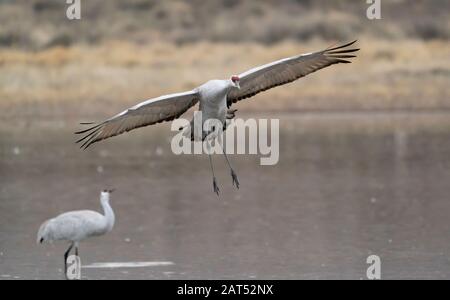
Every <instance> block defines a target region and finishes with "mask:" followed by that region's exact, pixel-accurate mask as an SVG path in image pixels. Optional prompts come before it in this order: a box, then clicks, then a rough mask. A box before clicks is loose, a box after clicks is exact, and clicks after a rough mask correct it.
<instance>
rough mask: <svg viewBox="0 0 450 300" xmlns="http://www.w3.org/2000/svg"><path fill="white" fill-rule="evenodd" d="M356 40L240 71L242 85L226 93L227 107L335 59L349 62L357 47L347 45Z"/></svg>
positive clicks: (323, 66)
mask: <svg viewBox="0 0 450 300" xmlns="http://www.w3.org/2000/svg"><path fill="white" fill-rule="evenodd" d="M355 43H356V41H353V42H350V43H347V44H344V45H341V46H337V47H332V48H328V49H325V50H322V51H318V52H314V53H306V54H302V55H298V56H294V57H289V58H285V59H281V60H278V61H275V62H272V63H269V64H266V65H263V66H260V67H256V68H253V69H251V70H248V71H246V72H244V73H242V74H240V75H239V77H240V85H241V89H240V90H233V91H231V92H230V93H229V94H228V99H227V104H228V107H230V106H231V105H232V104H233V103H236V102H237V101H240V100H242V99H246V98H250V97H253V96H254V95H256V94H258V93H261V92H264V91H266V90H268V89H271V88H274V87H277V86H280V85H284V84H287V83H290V82H293V81H295V80H297V79H299V78H301V77H304V76H306V75H308V74H311V73H313V72H316V71H318V70H320V69H323V68H326V67H328V66H331V65H334V64H338V63H350V61H349V59H351V58H354V57H356V55H353V54H352V53H355V52H357V51H358V50H359V49H358V48H348V47H350V46H352V45H353V44H355ZM349 53H350V54H349Z"/></svg>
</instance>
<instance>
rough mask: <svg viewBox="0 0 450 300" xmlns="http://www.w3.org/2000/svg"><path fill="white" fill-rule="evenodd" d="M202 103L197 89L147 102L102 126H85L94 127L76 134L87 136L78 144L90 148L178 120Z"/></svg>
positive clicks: (105, 122)
mask: <svg viewBox="0 0 450 300" xmlns="http://www.w3.org/2000/svg"><path fill="white" fill-rule="evenodd" d="M198 101H199V94H198V91H197V90H192V91H189V92H185V93H178V94H170V95H165V96H161V97H158V98H154V99H149V100H146V101H144V102H142V103H139V104H137V105H135V106H133V107H131V108H129V109H127V110H125V111H123V112H121V113H120V114H118V115H116V116H114V117H112V118H110V119H108V120H106V121H104V122H102V123H100V124H97V125H95V124H93V123H82V124H90V125H93V126H91V127H90V128H88V129H85V130H80V131H78V132H75V134H82V135H83V136H82V137H81V138H80V139H79V140H77V141H76V143H81V148H84V149H86V148H88V147H89V146H90V145H92V144H94V143H96V142H99V141H101V140H104V139H107V138H110V137H113V136H116V135H119V134H122V133H124V132H128V131H130V130H133V129H136V128H139V127H144V126H149V125H153V124H156V123H161V122H165V121H171V120H174V119H176V118H178V117H180V116H181V115H182V114H183V113H185V112H186V111H187V110H188V109H189V108H191V107H192V106H194V105H195V104H196V103H197V102H198Z"/></svg>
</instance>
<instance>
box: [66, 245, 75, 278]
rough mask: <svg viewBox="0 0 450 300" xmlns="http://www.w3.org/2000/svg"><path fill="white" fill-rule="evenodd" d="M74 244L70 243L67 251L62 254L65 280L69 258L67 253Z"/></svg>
mask: <svg viewBox="0 0 450 300" xmlns="http://www.w3.org/2000/svg"><path fill="white" fill-rule="evenodd" d="M73 245H74V243H71V244H70V246H69V249H67V251H66V252H65V253H64V276H65V277H66V279H69V278H67V258H68V257H69V253H70V251H71V250H72V248H73Z"/></svg>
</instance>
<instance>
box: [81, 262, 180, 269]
mask: <svg viewBox="0 0 450 300" xmlns="http://www.w3.org/2000/svg"><path fill="white" fill-rule="evenodd" d="M171 265H173V262H171V261H136V262H109V263H94V264H90V265H87V266H83V268H85V269H118V268H148V267H159V266H171Z"/></svg>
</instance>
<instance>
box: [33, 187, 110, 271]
mask: <svg viewBox="0 0 450 300" xmlns="http://www.w3.org/2000/svg"><path fill="white" fill-rule="evenodd" d="M112 192H113V190H104V191H102V192H101V194H100V203H101V205H102V207H103V212H104V214H103V215H102V214H100V213H98V212H96V211H92V210H79V211H71V212H67V213H63V214H61V215H59V216H57V217H55V218H53V219H49V220H47V221H45V222H44V223H43V224H42V225H41V226H40V228H39V231H38V234H37V243H38V244H42V243H45V242H53V241H68V242H69V243H70V245H69V248H68V249H67V251H66V252H65V253H64V275H65V276H66V278H67V258H68V256H69V254H70V251H71V250H72V249H73V248H75V255H76V256H78V247H79V243H80V242H81V241H83V240H85V239H87V238H90V237H94V236H100V235H104V234H106V233H108V232H110V231H111V230H112V228H113V226H114V222H115V215H114V211H113V210H112V208H111V205H110V204H109V199H110V195H111V193H112Z"/></svg>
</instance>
